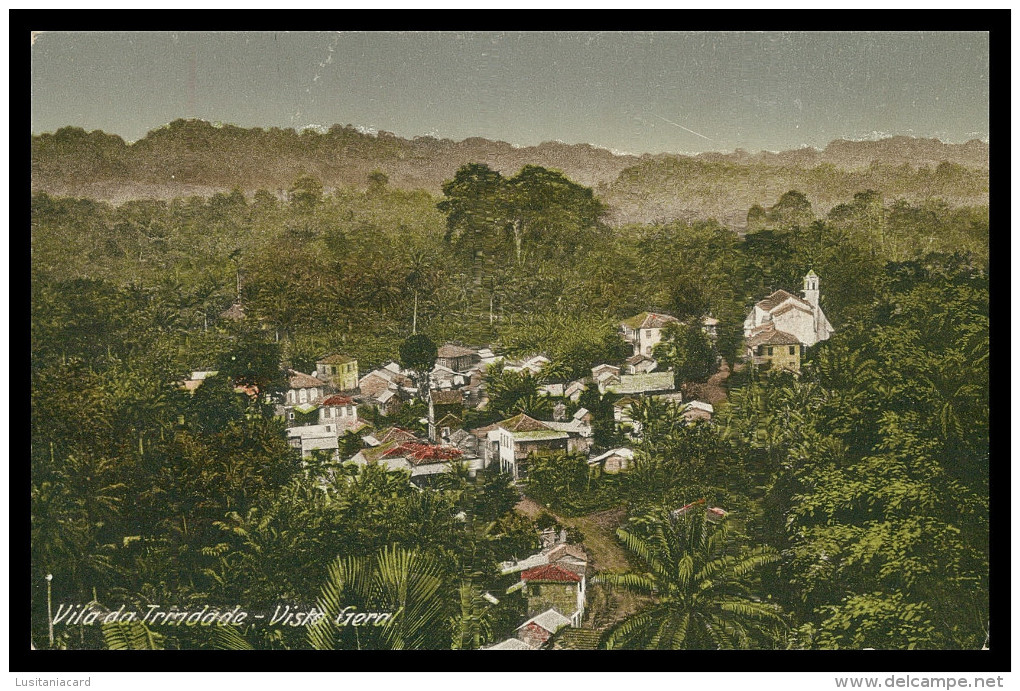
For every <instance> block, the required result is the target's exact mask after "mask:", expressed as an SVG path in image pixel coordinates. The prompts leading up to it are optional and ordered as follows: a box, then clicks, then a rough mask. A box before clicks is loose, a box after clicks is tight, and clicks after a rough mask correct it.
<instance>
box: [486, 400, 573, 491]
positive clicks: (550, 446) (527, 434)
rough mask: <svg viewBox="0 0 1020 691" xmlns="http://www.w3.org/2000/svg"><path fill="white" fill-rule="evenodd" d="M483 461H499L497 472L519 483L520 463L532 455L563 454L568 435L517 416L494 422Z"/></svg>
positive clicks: (522, 473) (566, 447) (533, 419)
mask: <svg viewBox="0 0 1020 691" xmlns="http://www.w3.org/2000/svg"><path fill="white" fill-rule="evenodd" d="M487 438H488V440H489V445H488V447H487V449H486V454H485V457H486V461H487V462H488V461H489V459H490V458H491V459H495V458H498V459H499V467H500V470H501V471H502V472H504V473H508V474H510V475H512V476H513V478H514V480H519V479H521V478H522V477H523V476H524V472H525V469H524V467H523V464H524V460H525V459H526V458H527V457H528V456H529V455H530V454H532V453H535V452H556V451H559V452H563V453H567V451H568V446H569V441H570V433H569V432H567V431H561V430H556V429H553V428H552V427H551V426H550V423H546V422H542V421H540V420H536V419H535V418H533V417H530V416H528V415H525V414H524V413H521V414H520V415H516V416H514V417H512V418H510V419H508V420H503V421H501V422H497V423H496V424H495V425H494V426H493V428H492V429H490V430H488V432H487Z"/></svg>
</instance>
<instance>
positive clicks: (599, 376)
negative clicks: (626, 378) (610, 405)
mask: <svg viewBox="0 0 1020 691" xmlns="http://www.w3.org/2000/svg"><path fill="white" fill-rule="evenodd" d="M591 378H592V381H594V382H595V383H596V384H597V385H598V387H599V391H601V392H603V393H604V392H605V387H606V386H608V385H609V384H611V383H613V382H618V381H620V368H619V367H617V366H616V365H607V364H605V363H603V364H601V365H595V366H594V367H592V368H591Z"/></svg>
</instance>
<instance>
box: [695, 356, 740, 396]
mask: <svg viewBox="0 0 1020 691" xmlns="http://www.w3.org/2000/svg"><path fill="white" fill-rule="evenodd" d="M729 376H730V366H729V365H728V364H727V363H726V361H725V360H723V361H722V365H720V366H719V371H718V372H716V373H715V374H713V375H712V376H711V377H709V378H708V381H707V382H705V383H704V384H688V385H687V387H688V389H689V391H690V394H691V395H690V398H693V399H695V400H698V401H705V402H706V403H711V404H712V405H718V404H719V403H722V402H723V401H725V400H726V389H725V388H724V386H723V383H724V382H725V381H726V379H727V378H728V377H729Z"/></svg>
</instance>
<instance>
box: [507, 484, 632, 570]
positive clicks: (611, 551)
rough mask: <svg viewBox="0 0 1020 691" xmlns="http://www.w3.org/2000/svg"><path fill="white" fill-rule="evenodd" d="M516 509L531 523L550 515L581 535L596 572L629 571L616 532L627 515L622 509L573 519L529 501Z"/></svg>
mask: <svg viewBox="0 0 1020 691" xmlns="http://www.w3.org/2000/svg"><path fill="white" fill-rule="evenodd" d="M515 508H516V509H517V512H518V513H520V514H523V515H525V516H527V517H528V518H530V519H532V520H534V519H536V518H538V516H539V515H540V514H542V513H543V512H544V513H548V514H550V515H551V516H552V517H553V518H555V519H556V520H557V521H558V522H559V523H560V524H561V525H565V526H567V527H568V528H574V529H576V530H579V531H581V534H582V535H583V536H584V548H585V551H586V552H588V555H589V556H590V557H591V563H592V567H594V568H595V570H596V571H627V570H628V569H629V568H630V562H629V560H628V558H627V553H626V551H624V549H623V547H622V546H621V545H620V543H619V542H617V541H616V529H617V528H618V527H619V525H620V522H621V521H622V520H623V516H624V514H625V513H626V509H624V508H623V507H622V506H621V507H618V508H615V509H609V510H607V511H598V512H596V513H590V514H588V515H586V516H577V517H574V518H566V517H564V516H560V515H559V514H557V513H555V512H554V511H552V510H551V509H548V508H546V507H544V506H542V505H541V504H539V503H538V502H536V501H535V500H533V499H530V498H529V497H525V498H524V499H522V500H521V501H520V502H519V503H518V504H517V506H516V507H515Z"/></svg>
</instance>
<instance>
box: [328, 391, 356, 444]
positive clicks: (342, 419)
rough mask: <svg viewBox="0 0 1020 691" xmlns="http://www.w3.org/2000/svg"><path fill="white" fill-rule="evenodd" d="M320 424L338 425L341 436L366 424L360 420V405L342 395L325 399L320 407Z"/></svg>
mask: <svg viewBox="0 0 1020 691" xmlns="http://www.w3.org/2000/svg"><path fill="white" fill-rule="evenodd" d="M319 424H320V425H336V427H337V429H338V430H339V431H340V434H343V433H344V432H346V431H348V430H357V429H360V428H361V427H364V426H365V422H364V421H362V420H360V419H358V404H357V403H356V402H355V401H354V399H353V398H351V397H350V396H343V395H340V394H333V395H331V396H327V397H326V398H324V399H323V401H322V403H321V404H320V405H319Z"/></svg>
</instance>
